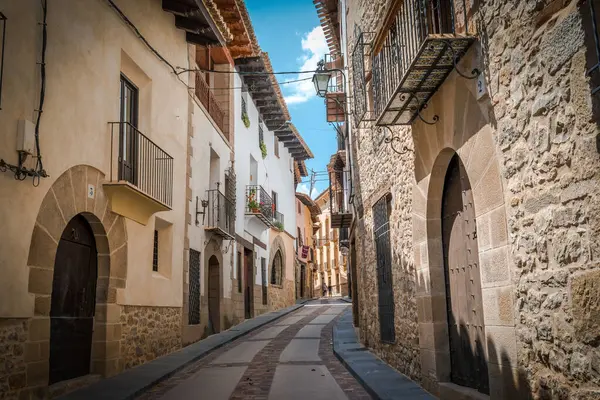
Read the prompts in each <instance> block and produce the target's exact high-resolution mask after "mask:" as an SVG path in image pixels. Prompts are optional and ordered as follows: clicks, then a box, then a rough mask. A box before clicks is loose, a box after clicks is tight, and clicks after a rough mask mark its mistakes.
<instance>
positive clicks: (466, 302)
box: [442, 155, 489, 393]
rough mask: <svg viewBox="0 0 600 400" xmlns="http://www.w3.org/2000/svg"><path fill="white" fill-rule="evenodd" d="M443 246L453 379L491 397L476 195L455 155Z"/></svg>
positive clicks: (448, 186)
mask: <svg viewBox="0 0 600 400" xmlns="http://www.w3.org/2000/svg"><path fill="white" fill-rule="evenodd" d="M442 242H443V249H444V264H445V269H444V270H445V276H446V300H447V307H448V330H449V336H450V337H449V340H450V358H451V365H452V371H451V377H452V381H453V382H454V383H456V384H459V385H462V386H468V387H471V388H474V389H477V390H479V391H480V392H483V393H489V380H488V370H487V363H486V359H485V351H484V346H485V327H484V322H483V305H482V296H481V279H480V272H479V268H480V265H479V256H478V254H479V249H478V246H477V231H476V224H475V209H474V207H473V194H472V191H471V185H470V183H469V179H468V177H467V174H466V171H465V168H464V166H463V165H462V162H461V161H460V158H459V157H458V156H457V155H455V156H454V158H452V160H451V162H450V165H449V167H448V172H447V174H446V180H445V183H444V195H443V199H442Z"/></svg>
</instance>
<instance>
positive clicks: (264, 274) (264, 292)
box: [260, 257, 267, 305]
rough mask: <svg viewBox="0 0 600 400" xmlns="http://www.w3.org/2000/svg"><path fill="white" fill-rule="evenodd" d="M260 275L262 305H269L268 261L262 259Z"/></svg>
mask: <svg viewBox="0 0 600 400" xmlns="http://www.w3.org/2000/svg"><path fill="white" fill-rule="evenodd" d="M260 274H261V278H262V303H263V305H267V260H266V259H265V258H264V257H261V258H260Z"/></svg>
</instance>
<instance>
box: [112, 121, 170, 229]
mask: <svg viewBox="0 0 600 400" xmlns="http://www.w3.org/2000/svg"><path fill="white" fill-rule="evenodd" d="M109 126H110V135H111V150H110V157H111V163H110V181H109V182H107V183H104V184H103V186H104V191H105V192H106V194H107V196H108V198H109V199H110V204H111V209H112V211H113V212H115V213H117V214H119V215H122V216H124V217H127V218H130V219H132V220H134V221H136V222H139V223H140V224H143V225H146V224H147V223H148V219H149V218H150V216H151V215H152V214H154V213H157V212H160V211H167V210H170V209H171V205H172V202H173V157H171V156H170V155H169V154H167V152H165V151H164V150H163V149H161V148H160V147H158V146H157V145H156V144H155V143H154V142H153V141H152V140H150V139H149V138H148V137H147V136H145V135H144V134H143V133H142V132H140V131H139V130H138V129H137V128H136V127H135V126H133V125H131V124H130V123H127V122H110V123H109Z"/></svg>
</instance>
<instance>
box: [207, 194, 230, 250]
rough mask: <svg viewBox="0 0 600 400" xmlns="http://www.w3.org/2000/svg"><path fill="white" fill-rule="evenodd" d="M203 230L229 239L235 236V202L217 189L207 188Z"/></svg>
mask: <svg viewBox="0 0 600 400" xmlns="http://www.w3.org/2000/svg"><path fill="white" fill-rule="evenodd" d="M206 195H207V197H208V202H207V204H208V205H207V207H206V209H205V211H204V213H205V214H204V215H205V217H206V219H205V222H204V230H206V231H208V232H213V233H215V234H216V235H218V236H220V237H222V238H225V239H228V240H231V239H234V238H235V204H234V203H233V202H232V201H231V200H230V199H228V198H227V197H226V196H225V195H224V194H223V193H221V192H220V191H219V190H217V189H213V190H207V191H206Z"/></svg>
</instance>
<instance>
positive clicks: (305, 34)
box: [246, 0, 337, 192]
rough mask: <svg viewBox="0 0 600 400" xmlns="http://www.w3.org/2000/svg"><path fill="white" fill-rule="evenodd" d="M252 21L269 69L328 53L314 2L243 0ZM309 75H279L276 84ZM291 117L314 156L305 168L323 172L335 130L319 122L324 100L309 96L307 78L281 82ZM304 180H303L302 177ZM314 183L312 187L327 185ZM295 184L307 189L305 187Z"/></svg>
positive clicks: (303, 64) (300, 66) (305, 66)
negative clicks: (268, 61) (269, 61)
mask: <svg viewBox="0 0 600 400" xmlns="http://www.w3.org/2000/svg"><path fill="white" fill-rule="evenodd" d="M246 6H247V7H248V11H249V12H250V18H251V19H252V25H253V26H254V31H255V32H256V36H257V37H258V41H259V44H260V46H261V48H262V50H263V51H266V52H268V53H269V57H270V59H271V63H272V65H273V70H275V71H299V70H314V69H315V67H316V62H317V61H318V60H320V59H321V58H323V54H325V53H328V52H329V51H328V49H327V44H326V42H325V37H324V35H323V31H322V29H321V26H320V25H319V19H318V18H317V12H316V10H315V6H314V4H313V2H312V1H311V0H246ZM311 77H312V76H311V75H308V74H303V75H301V76H298V75H280V76H278V77H277V78H278V80H279V82H284V81H285V80H293V79H298V78H311ZM281 89H282V91H283V94H284V96H285V97H286V102H287V104H288V108H289V110H290V114H291V115H292V122H293V123H294V125H296V127H297V128H298V131H299V132H300V134H301V135H302V137H303V138H304V140H305V141H306V143H307V144H308V146H309V147H310V149H311V150H312V152H313V154H314V155H315V158H314V159H312V160H307V162H306V165H307V167H308V169H309V170H310V169H314V170H315V171H324V170H325V169H326V165H327V163H328V162H329V158H330V156H331V154H332V153H333V152H335V150H336V146H337V144H336V138H335V131H334V129H333V127H331V126H330V125H329V124H328V123H327V122H326V120H325V104H324V102H323V99H322V98H319V97H316V96H315V95H314V88H313V84H312V82H311V81H310V80H309V81H303V82H299V83H292V84H284V85H281ZM305 180H308V178H305ZM327 184H328V183H327V182H317V191H318V192H321V191H322V190H324V189H325V188H326V187H327ZM301 186H302V187H300V186H299V187H298V190H299V191H304V192H308V185H306V186H304V185H301Z"/></svg>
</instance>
